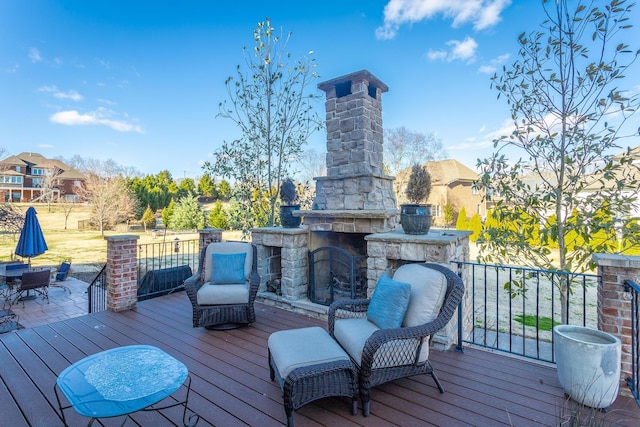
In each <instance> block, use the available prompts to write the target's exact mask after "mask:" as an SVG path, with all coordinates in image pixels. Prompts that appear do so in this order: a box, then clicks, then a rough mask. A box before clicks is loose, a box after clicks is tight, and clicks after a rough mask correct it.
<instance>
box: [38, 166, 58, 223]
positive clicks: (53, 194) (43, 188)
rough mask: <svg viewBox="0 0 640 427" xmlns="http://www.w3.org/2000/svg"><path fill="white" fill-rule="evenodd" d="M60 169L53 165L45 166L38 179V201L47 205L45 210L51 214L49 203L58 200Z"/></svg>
mask: <svg viewBox="0 0 640 427" xmlns="http://www.w3.org/2000/svg"><path fill="white" fill-rule="evenodd" d="M61 174H62V169H60V168H59V167H57V166H56V165H55V164H54V163H50V164H48V165H45V168H44V174H43V175H42V177H41V178H40V181H39V182H40V200H42V201H43V202H45V203H46V204H47V210H48V211H49V212H51V203H53V202H56V201H57V200H58V199H59V198H60V175H61Z"/></svg>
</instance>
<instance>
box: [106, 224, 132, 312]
mask: <svg viewBox="0 0 640 427" xmlns="http://www.w3.org/2000/svg"><path fill="white" fill-rule="evenodd" d="M104 239H105V240H106V241H107V310H111V311H123V310H130V309H132V308H135V306H136V302H137V301H138V278H137V276H138V274H137V268H138V250H137V249H138V248H137V244H136V241H137V240H138V239H139V236H132V235H125V236H107V237H105V238H104Z"/></svg>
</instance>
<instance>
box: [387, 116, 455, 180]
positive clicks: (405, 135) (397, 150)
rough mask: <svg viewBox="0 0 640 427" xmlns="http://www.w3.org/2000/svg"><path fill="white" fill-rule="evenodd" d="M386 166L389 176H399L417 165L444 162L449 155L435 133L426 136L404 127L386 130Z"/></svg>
mask: <svg viewBox="0 0 640 427" xmlns="http://www.w3.org/2000/svg"><path fill="white" fill-rule="evenodd" d="M383 155H384V165H385V168H386V169H387V173H388V174H389V175H397V174H398V172H400V171H401V170H403V169H406V168H409V167H411V166H412V165H415V164H420V165H421V164H424V163H426V162H433V161H436V160H444V159H446V158H447V156H448V154H447V152H446V150H445V149H444V148H443V146H442V141H441V140H440V139H438V138H436V137H435V135H434V134H433V133H431V132H430V133H428V134H426V135H425V134H424V133H421V132H416V131H413V130H409V129H407V128H406V127H404V126H401V127H399V128H394V129H385V132H384V152H383Z"/></svg>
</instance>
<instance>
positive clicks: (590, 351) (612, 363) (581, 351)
mask: <svg viewBox="0 0 640 427" xmlns="http://www.w3.org/2000/svg"><path fill="white" fill-rule="evenodd" d="M553 340H554V356H555V360H556V365H557V371H558V380H559V381H560V384H561V385H562V387H563V388H564V391H565V393H566V394H567V395H568V396H569V397H570V398H571V399H573V400H575V401H577V402H580V403H581V404H583V405H586V406H590V407H592V408H597V409H603V408H607V407H609V406H611V404H612V403H613V402H614V401H615V400H616V397H617V396H618V388H619V387H620V358H621V343H620V340H619V339H618V338H617V337H615V336H613V335H611V334H608V333H606V332H602V331H599V330H597V329H591V328H585V327H582V326H573V325H558V326H555V327H554V328H553Z"/></svg>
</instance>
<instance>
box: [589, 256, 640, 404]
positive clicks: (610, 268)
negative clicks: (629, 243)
mask: <svg viewBox="0 0 640 427" xmlns="http://www.w3.org/2000/svg"><path fill="white" fill-rule="evenodd" d="M593 260H594V261H595V262H596V264H597V265H598V274H599V275H600V281H599V284H598V329H600V330H601V331H604V332H607V333H610V334H611V335H615V336H616V337H618V338H619V339H620V341H621V342H622V368H621V373H620V376H621V378H620V380H621V384H620V392H621V393H622V394H624V395H627V396H630V395H631V393H630V391H629V389H628V387H627V385H626V382H625V379H626V378H627V377H630V376H631V375H632V367H631V315H632V313H631V301H629V300H628V299H625V295H624V281H625V280H626V279H631V280H634V281H635V282H636V283H638V280H639V278H640V257H637V256H624V255H611V254H593Z"/></svg>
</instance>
